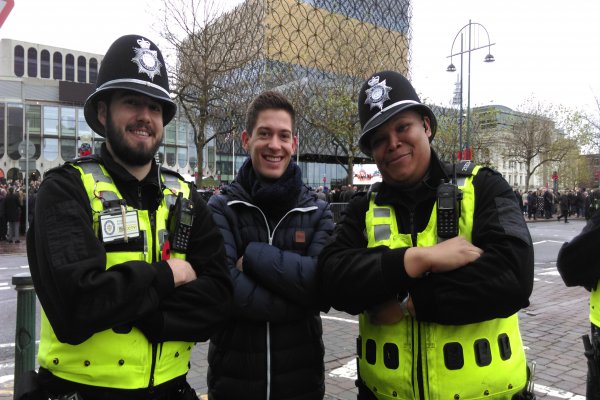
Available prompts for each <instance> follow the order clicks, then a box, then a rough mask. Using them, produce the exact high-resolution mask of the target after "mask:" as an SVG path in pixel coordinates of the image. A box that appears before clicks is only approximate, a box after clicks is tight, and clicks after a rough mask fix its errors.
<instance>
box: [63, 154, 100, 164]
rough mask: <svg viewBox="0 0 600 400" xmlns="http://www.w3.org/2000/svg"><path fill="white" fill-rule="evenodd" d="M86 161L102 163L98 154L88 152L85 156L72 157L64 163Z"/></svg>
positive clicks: (81, 162)
mask: <svg viewBox="0 0 600 400" xmlns="http://www.w3.org/2000/svg"><path fill="white" fill-rule="evenodd" d="M88 162H96V163H102V159H101V158H100V156H99V155H98V154H90V155H87V156H83V157H77V158H74V159H72V160H70V161H67V162H65V164H83V163H88Z"/></svg>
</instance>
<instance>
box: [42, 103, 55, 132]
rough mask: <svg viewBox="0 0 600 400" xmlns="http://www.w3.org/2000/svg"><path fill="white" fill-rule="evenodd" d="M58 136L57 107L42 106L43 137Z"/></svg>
mask: <svg viewBox="0 0 600 400" xmlns="http://www.w3.org/2000/svg"><path fill="white" fill-rule="evenodd" d="M46 136H55V137H58V107H50V106H45V107H44V137H46Z"/></svg>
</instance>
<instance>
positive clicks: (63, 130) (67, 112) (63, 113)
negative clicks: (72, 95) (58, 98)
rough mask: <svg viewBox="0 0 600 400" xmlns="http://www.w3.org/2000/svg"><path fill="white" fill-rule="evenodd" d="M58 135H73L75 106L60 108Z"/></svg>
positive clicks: (64, 136)
mask: <svg viewBox="0 0 600 400" xmlns="http://www.w3.org/2000/svg"><path fill="white" fill-rule="evenodd" d="M60 137H61V138H66V137H75V108H72V107H62V108H61V109H60Z"/></svg>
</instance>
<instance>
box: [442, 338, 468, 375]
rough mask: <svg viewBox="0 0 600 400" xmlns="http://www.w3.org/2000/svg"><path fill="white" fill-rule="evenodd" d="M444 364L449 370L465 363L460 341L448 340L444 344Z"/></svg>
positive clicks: (458, 367) (459, 367) (460, 366)
mask: <svg viewBox="0 0 600 400" xmlns="http://www.w3.org/2000/svg"><path fill="white" fill-rule="evenodd" d="M444 364H445V365H446V368H448V369H449V370H456V369H461V368H462V367H463V366H464V365H465V358H464V356H463V349H462V346H461V345H460V343H458V342H450V343H446V344H445V345H444Z"/></svg>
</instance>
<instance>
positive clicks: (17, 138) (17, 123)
mask: <svg viewBox="0 0 600 400" xmlns="http://www.w3.org/2000/svg"><path fill="white" fill-rule="evenodd" d="M7 127H8V132H7V133H8V156H9V157H10V158H11V159H12V160H18V159H19V158H21V154H19V143H21V141H22V140H23V105H22V104H9V105H8V123H7Z"/></svg>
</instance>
